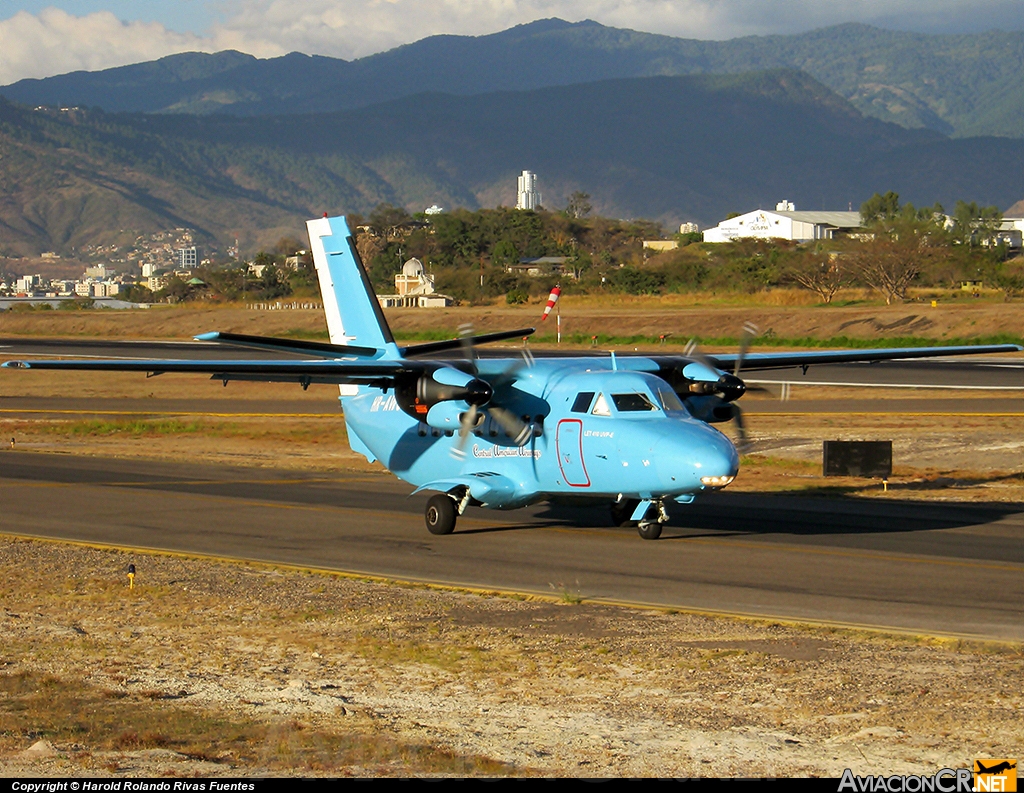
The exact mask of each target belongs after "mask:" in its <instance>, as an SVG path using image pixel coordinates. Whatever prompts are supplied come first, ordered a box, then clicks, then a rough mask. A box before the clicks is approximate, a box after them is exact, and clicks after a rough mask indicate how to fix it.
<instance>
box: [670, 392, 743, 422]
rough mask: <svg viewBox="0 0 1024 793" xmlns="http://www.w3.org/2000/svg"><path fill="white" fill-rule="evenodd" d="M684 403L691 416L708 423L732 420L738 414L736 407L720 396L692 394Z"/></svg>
mask: <svg viewBox="0 0 1024 793" xmlns="http://www.w3.org/2000/svg"><path fill="white" fill-rule="evenodd" d="M683 404H684V405H685V406H686V409H687V410H688V411H690V415H691V416H693V417H694V418H695V419H699V420H700V421H704V422H706V423H708V424H717V423H719V422H722V421H732V419H733V418H734V417H735V416H736V407H734V406H733V405H732V404H730V403H729V402H726V401H725V400H724V399H722V398H721V397H719V396H692V397H690V398H688V399H684V400H683Z"/></svg>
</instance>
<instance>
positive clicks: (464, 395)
mask: <svg viewBox="0 0 1024 793" xmlns="http://www.w3.org/2000/svg"><path fill="white" fill-rule="evenodd" d="M492 396H494V389H493V388H491V386H490V384H489V383H488V382H486V381H485V380H481V379H480V378H478V377H473V375H471V374H467V373H466V372H463V371H461V370H459V369H455V368H454V367H451V366H443V367H440V368H438V369H435V370H434V371H433V372H430V373H429V374H424V375H420V376H419V377H415V378H413V377H410V378H407V379H399V380H398V381H397V382H396V383H395V401H396V402H398V406H399V407H400V408H401V409H402V410H403V411H404V412H405V413H407V414H409V415H410V416H412V417H413V418H417V419H419V420H420V421H426V420H427V415H428V413H429V412H430V411H431V410H432V409H433V408H434V407H435V406H439V405H442V404H445V403H453V404H455V405H457V406H458V407H457V412H459V413H461V412H464V411H465V410H466V406H467V405H476V406H477V407H483V406H484V405H486V404H487V403H488V402H490V401H491V397H492ZM438 415H440V414H438ZM446 415H447V414H446ZM428 423H430V422H428ZM458 423H459V422H458V421H456V422H455V426H456V427H457V426H458ZM431 426H437V427H438V429H448V428H450V427H449V426H448V424H447V423H445V424H444V425H435V424H431Z"/></svg>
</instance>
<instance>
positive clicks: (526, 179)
mask: <svg viewBox="0 0 1024 793" xmlns="http://www.w3.org/2000/svg"><path fill="white" fill-rule="evenodd" d="M539 206H540V193H539V192H537V174H535V173H534V172H533V171H523V175H522V176H520V177H519V190H518V191H517V193H516V209H536V208H537V207H539Z"/></svg>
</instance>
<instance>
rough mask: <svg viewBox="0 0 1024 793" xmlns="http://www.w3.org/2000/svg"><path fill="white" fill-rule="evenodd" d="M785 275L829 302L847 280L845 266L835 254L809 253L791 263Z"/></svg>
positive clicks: (824, 301)
mask: <svg viewBox="0 0 1024 793" xmlns="http://www.w3.org/2000/svg"><path fill="white" fill-rule="evenodd" d="M786 275H787V276H788V277H789V278H790V279H792V280H793V281H796V282H797V283H798V284H800V286H802V287H804V289H810V290H811V291H812V292H816V293H817V294H818V296H819V297H820V298H821V301H822V302H823V303H831V302H832V298H834V297H835V296H836V292H838V291H839V290H840V289H842V288H843V286H845V285H846V283H847V281H849V277H848V275H847V272H846V266H845V264H843V263H842V262H841V261H840V258H839V257H838V256H836V255H834V254H833V255H829V254H827V253H811V254H808V255H807V256H805V257H804V258H802V259H800V260H799V261H797V262H796V263H795V264H793V265H791V266H790V267H789V268H788V271H787V272H786Z"/></svg>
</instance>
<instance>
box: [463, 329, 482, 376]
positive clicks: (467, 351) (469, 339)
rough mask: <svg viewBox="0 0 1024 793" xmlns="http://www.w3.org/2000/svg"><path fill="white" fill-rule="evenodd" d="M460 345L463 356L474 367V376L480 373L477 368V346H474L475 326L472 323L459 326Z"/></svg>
mask: <svg viewBox="0 0 1024 793" xmlns="http://www.w3.org/2000/svg"><path fill="white" fill-rule="evenodd" d="M459 343H460V344H461V345H462V354H463V355H465V356H466V360H467V361H469V365H470V366H471V367H473V376H474V377H476V376H477V375H478V374H479V373H480V372H479V370H478V369H477V366H476V345H475V344H473V325H472V323H470V322H467V323H465V324H464V325H459Z"/></svg>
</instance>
